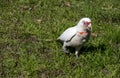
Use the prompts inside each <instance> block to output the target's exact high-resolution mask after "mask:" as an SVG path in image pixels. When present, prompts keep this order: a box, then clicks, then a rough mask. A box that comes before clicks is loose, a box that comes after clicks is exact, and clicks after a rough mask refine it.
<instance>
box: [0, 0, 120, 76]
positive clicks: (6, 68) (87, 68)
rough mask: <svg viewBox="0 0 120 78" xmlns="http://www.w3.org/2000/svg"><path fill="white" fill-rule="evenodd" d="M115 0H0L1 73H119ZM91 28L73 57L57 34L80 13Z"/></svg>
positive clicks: (119, 14)
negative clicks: (82, 44)
mask: <svg viewBox="0 0 120 78" xmlns="http://www.w3.org/2000/svg"><path fill="white" fill-rule="evenodd" d="M119 3H120V1H119V0H114V1H113V0H104V1H103V0H91V1H90V0H80V1H78V0H58V1H57V0H50V1H48V0H26V1H25V0H17V1H15V0H1V1H0V61H1V62H0V77H1V78H56V77H57V78H120V74H119V73H120V36H119V33H120V10H119V9H120V4H119ZM82 17H90V18H91V19H92V26H93V31H92V32H93V33H96V34H98V36H97V37H91V39H90V41H89V42H88V43H87V44H85V45H84V47H83V48H82V50H81V54H80V56H79V58H78V59H76V58H75V56H74V54H70V55H69V56H68V55H66V54H65V53H63V52H61V47H62V45H60V43H58V42H56V39H57V37H58V36H59V35H60V34H61V33H62V32H63V31H64V30H65V29H66V28H68V27H71V26H74V25H76V24H77V23H78V21H79V20H80V18H82Z"/></svg>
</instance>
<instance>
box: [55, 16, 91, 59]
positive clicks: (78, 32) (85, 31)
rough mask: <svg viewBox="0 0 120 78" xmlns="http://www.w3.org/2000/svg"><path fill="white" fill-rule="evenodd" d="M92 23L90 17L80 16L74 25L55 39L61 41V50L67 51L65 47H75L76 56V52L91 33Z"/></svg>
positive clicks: (76, 53)
mask: <svg viewBox="0 0 120 78" xmlns="http://www.w3.org/2000/svg"><path fill="white" fill-rule="evenodd" d="M91 30H92V25H91V19H90V18H82V19H81V20H80V21H79V22H78V24H77V25H76V26H74V27H70V28H68V29H66V30H65V31H64V32H63V33H62V34H61V35H60V36H59V37H58V39H57V40H60V41H62V42H63V47H62V49H63V51H64V52H65V53H69V52H70V51H69V50H68V49H67V47H73V48H75V55H76V57H77V58H78V53H79V50H80V49H81V47H82V46H83V44H85V43H86V42H87V41H88V40H89V38H90V35H91Z"/></svg>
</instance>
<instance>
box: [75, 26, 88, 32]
mask: <svg viewBox="0 0 120 78" xmlns="http://www.w3.org/2000/svg"><path fill="white" fill-rule="evenodd" d="M76 29H77V30H78V31H86V27H85V26H82V25H77V26H76Z"/></svg>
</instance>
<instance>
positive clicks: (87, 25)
mask: <svg viewBox="0 0 120 78" xmlns="http://www.w3.org/2000/svg"><path fill="white" fill-rule="evenodd" d="M77 26H80V27H82V28H84V29H88V30H92V25H91V20H90V18H82V19H81V20H80V21H79V23H78V24H77Z"/></svg>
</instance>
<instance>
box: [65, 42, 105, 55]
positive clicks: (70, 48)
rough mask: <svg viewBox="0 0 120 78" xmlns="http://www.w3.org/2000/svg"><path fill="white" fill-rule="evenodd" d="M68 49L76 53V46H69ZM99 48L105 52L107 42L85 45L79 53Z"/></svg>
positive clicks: (94, 50)
mask: <svg viewBox="0 0 120 78" xmlns="http://www.w3.org/2000/svg"><path fill="white" fill-rule="evenodd" d="M67 49H68V50H69V51H70V53H75V48H73V47H67ZM98 49H100V50H101V51H102V52H104V51H105V50H106V45H105V44H100V45H98V46H93V45H89V46H87V45H85V46H83V47H82V48H81V49H80V51H79V55H80V54H83V53H88V52H96V51H97V50H98Z"/></svg>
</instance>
